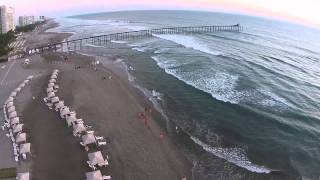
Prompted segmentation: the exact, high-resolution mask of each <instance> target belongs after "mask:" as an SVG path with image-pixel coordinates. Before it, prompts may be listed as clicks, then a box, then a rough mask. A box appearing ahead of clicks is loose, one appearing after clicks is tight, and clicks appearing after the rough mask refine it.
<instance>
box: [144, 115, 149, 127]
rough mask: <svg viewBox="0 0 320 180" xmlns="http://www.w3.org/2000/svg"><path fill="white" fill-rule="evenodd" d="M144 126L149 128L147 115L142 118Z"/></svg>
mask: <svg viewBox="0 0 320 180" xmlns="http://www.w3.org/2000/svg"><path fill="white" fill-rule="evenodd" d="M144 126H145V127H147V128H148V129H150V125H149V120H148V118H147V117H145V118H144Z"/></svg>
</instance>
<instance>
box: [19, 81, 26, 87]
mask: <svg viewBox="0 0 320 180" xmlns="http://www.w3.org/2000/svg"><path fill="white" fill-rule="evenodd" d="M24 86H26V83H24V82H23V83H21V84H20V85H19V86H18V88H23V87H24Z"/></svg>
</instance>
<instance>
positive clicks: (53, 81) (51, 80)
mask: <svg viewBox="0 0 320 180" xmlns="http://www.w3.org/2000/svg"><path fill="white" fill-rule="evenodd" d="M55 82H57V81H56V80H55V79H50V80H49V83H55Z"/></svg>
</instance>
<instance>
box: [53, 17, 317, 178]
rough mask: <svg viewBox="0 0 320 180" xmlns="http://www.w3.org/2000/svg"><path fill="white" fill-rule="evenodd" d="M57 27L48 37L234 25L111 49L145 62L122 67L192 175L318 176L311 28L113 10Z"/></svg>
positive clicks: (314, 57)
mask: <svg viewBox="0 0 320 180" xmlns="http://www.w3.org/2000/svg"><path fill="white" fill-rule="evenodd" d="M58 21H59V22H60V24H61V26H60V27H58V28H57V29H55V31H59V32H74V33H75V34H74V36H72V37H71V39H72V38H74V39H75V38H81V37H86V36H93V35H101V34H108V33H113V32H121V31H128V30H144V29H152V28H161V27H175V26H198V25H199V26H200V25H232V24H238V23H239V24H241V25H242V26H243V27H244V30H243V31H242V32H239V33H238V32H216V33H201V34H169V35H166V34H163V35H156V34H155V35H154V36H153V37H152V38H141V39H136V40H128V41H115V42H113V43H121V44H123V43H125V44H127V45H128V47H130V48H131V49H132V50H134V51H137V53H142V54H144V55H145V56H143V57H149V58H132V59H130V58H127V59H126V60H124V61H125V63H126V65H127V66H128V67H130V68H127V71H128V73H130V77H131V80H132V81H134V82H135V84H137V85H139V87H140V88H141V90H142V91H144V92H146V93H145V94H146V95H149V97H150V100H151V101H152V102H153V103H154V104H156V105H157V109H158V110H159V111H161V113H162V114H163V115H164V116H165V117H166V118H167V119H168V120H170V121H172V122H174V123H176V124H177V125H178V126H179V127H180V128H181V129H182V130H183V131H185V132H186V133H187V134H188V135H189V138H190V142H192V143H194V146H197V147H199V148H200V149H201V150H202V151H198V152H197V153H192V151H193V150H192V148H190V149H188V150H185V152H186V153H187V154H189V155H190V154H191V156H193V160H194V166H195V167H194V170H193V172H194V179H271V178H273V179H285V178H287V179H296V178H299V177H303V178H308V179H319V176H320V171H319V169H320V143H319V142H320V119H319V114H320V113H319V109H320V104H319V102H320V93H319V92H320V81H319V80H320V62H319V60H320V41H319V40H320V33H319V30H316V29H312V28H308V27H303V26H300V25H295V24H290V23H287V22H280V21H275V20H270V19H263V18H256V17H249V16H243V15H232V14H223V13H210V12H192V11H128V12H112V13H100V14H90V15H81V16H76V17H72V18H63V19H59V20H58ZM133 77H134V78H133ZM192 154H193V155H192ZM194 154H197V155H194ZM278 172H281V173H280V174H285V176H283V175H277V173H278ZM272 174H276V175H272Z"/></svg>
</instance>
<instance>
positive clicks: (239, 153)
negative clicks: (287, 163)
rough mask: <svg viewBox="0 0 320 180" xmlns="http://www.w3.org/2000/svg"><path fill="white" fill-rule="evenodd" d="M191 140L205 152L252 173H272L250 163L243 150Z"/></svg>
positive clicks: (193, 138)
mask: <svg viewBox="0 0 320 180" xmlns="http://www.w3.org/2000/svg"><path fill="white" fill-rule="evenodd" d="M191 139H192V141H193V142H195V143H196V144H198V145H199V146H201V147H202V148H203V149H204V150H205V151H207V152H209V153H212V154H213V155H215V156H217V157H220V158H222V159H225V160H227V161H228V162H231V163H233V164H235V165H237V166H239V167H242V168H245V169H247V170H249V171H251V172H256V173H270V172H271V170H270V169H268V168H266V167H263V166H259V165H256V164H253V163H252V162H250V161H249V159H248V158H247V156H246V154H245V152H244V150H242V149H241V148H220V147H212V146H210V145H208V144H206V143H204V142H202V141H200V140H199V139H198V138H196V137H193V136H191Z"/></svg>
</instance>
